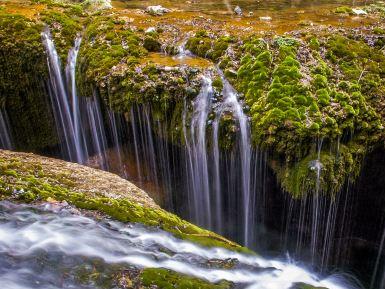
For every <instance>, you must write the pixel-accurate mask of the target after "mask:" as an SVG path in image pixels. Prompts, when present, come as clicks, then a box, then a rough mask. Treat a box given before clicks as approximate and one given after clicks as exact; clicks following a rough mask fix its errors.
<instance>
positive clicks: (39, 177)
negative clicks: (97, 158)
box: [0, 150, 250, 252]
mask: <svg viewBox="0 0 385 289" xmlns="http://www.w3.org/2000/svg"><path fill="white" fill-rule="evenodd" d="M0 175H1V178H0V197H1V198H2V199H4V198H6V199H7V198H11V199H14V200H19V201H23V202H34V201H44V200H47V199H54V200H58V201H66V202H68V203H69V204H71V205H74V206H76V207H77V208H81V209H85V210H96V211H98V212H101V213H104V214H106V215H108V216H110V217H112V218H114V219H116V220H119V221H121V222H133V223H142V224H145V225H148V226H156V227H158V228H161V229H163V230H165V231H168V232H170V233H172V234H173V235H174V236H175V237H177V238H180V239H185V240H190V241H192V242H195V243H197V244H200V245H202V246H207V247H213V246H215V247H224V248H227V249H230V250H235V251H243V252H250V251H249V250H248V249H246V248H244V247H241V246H239V245H238V244H236V243H234V242H231V241H229V240H227V239H225V238H224V237H221V236H219V235H217V234H215V233H213V232H210V231H207V230H204V229H201V228H199V227H198V226H195V225H193V224H191V223H189V222H187V221H185V220H182V219H180V218H179V217H177V216H175V215H173V214H171V213H169V212H167V211H165V210H162V209H160V208H159V207H158V206H156V205H155V204H154V202H153V201H152V200H151V199H150V198H149V197H148V196H147V194H146V193H145V192H143V191H141V190H140V189H138V188H136V187H135V186H134V185H132V184H130V183H129V182H128V181H126V180H123V179H121V178H119V177H118V176H114V175H113V174H110V173H107V172H102V171H98V170H95V169H91V168H87V167H83V166H81V165H78V164H72V163H66V162H64V161H60V160H54V159H49V158H43V157H39V156H36V155H30V154H23V153H14V152H7V151H1V150H0ZM96 179H97V180H98V182H101V181H102V180H104V181H103V182H105V183H106V186H105V187H103V189H98V185H97V184H95V180H96ZM112 179H115V181H112ZM115 182H118V184H120V185H119V187H120V188H119V187H117V185H118V184H114V183H115ZM109 183H110V185H108V184H109ZM109 186H110V187H111V188H112V189H111V188H108V187H109ZM114 187H115V188H116V189H117V191H114V189H113V188H114ZM125 187H126V189H125V190H126V193H123V192H122V191H121V190H122V189H124V188H125ZM127 187H128V190H127ZM119 190H120V191H119Z"/></svg>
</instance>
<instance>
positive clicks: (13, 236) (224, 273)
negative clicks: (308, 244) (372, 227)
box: [0, 201, 353, 289]
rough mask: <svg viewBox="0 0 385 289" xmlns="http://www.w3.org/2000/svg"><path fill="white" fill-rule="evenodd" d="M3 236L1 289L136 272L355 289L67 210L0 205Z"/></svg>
mask: <svg viewBox="0 0 385 289" xmlns="http://www.w3.org/2000/svg"><path fill="white" fill-rule="evenodd" d="M0 236H1V238H0V265H1V266H0V286H1V287H2V288H23V289H24V288H51V289H52V288H54V289H55V288H63V287H65V288H102V286H103V285H102V284H105V282H107V281H108V280H109V281H111V280H113V281H114V280H116V276H118V275H117V274H118V273H119V272H127V271H128V270H132V269H133V267H132V266H135V267H136V268H148V267H151V268H166V269H170V270H173V271H176V272H179V273H183V274H187V275H191V276H195V277H198V278H202V279H205V280H208V281H210V282H218V281H220V280H228V281H231V282H234V283H235V284H241V286H243V287H242V288H248V289H253V288H258V289H289V288H291V286H292V285H293V284H295V283H300V282H304V283H307V284H310V285H313V286H322V287H327V288H329V289H343V288H353V287H352V286H351V285H349V283H348V282H346V281H345V280H344V279H342V278H338V277H337V276H336V277H333V276H331V277H329V278H326V279H320V278H318V277H317V276H316V275H314V274H311V273H309V272H308V271H306V270H305V269H304V268H301V267H299V266H296V265H295V264H292V263H287V262H282V261H278V260H267V259H264V258H261V257H258V256H254V255H244V254H240V253H236V252H232V251H227V250H225V249H221V248H210V249H208V248H203V247H199V246H197V245H194V244H192V243H190V242H188V241H182V240H179V239H175V238H174V237H172V236H171V235H170V234H168V233H166V232H164V231H161V230H159V229H155V228H148V227H145V226H141V225H133V224H122V223H119V222H113V221H107V220H106V221H100V220H99V221H95V220H93V219H92V218H88V217H84V216H81V215H79V213H76V212H75V213H74V211H73V209H71V208H68V207H65V205H62V204H42V205H38V206H36V205H35V206H31V205H20V204H13V203H9V202H4V201H3V202H0ZM210 260H216V261H217V262H218V260H220V261H221V262H226V260H227V261H228V260H237V261H236V263H235V264H236V265H235V266H234V267H232V268H231V269H215V268H212V267H211V268H210V265H209V264H210ZM98 269H99V270H100V271H101V272H102V273H103V274H100V275H98V276H99V277H98V279H92V278H90V281H89V282H84V281H82V280H84V279H82V278H80V277H77V276H82V275H81V274H82V272H83V275H84V274H85V276H90V277H91V275H92V273H95V272H96V273H97V271H96V270H98ZM92 280H93V281H92ZM98 280H99V281H100V282H99V283H98ZM112 286H113V285H112ZM103 288H105V287H103Z"/></svg>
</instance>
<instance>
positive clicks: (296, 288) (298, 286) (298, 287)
mask: <svg viewBox="0 0 385 289" xmlns="http://www.w3.org/2000/svg"><path fill="white" fill-rule="evenodd" d="M290 289H327V288H325V287H315V286H312V285H308V284H305V283H295V284H294V285H293V286H292V287H290Z"/></svg>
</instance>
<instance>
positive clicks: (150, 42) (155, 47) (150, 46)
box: [143, 36, 161, 52]
mask: <svg viewBox="0 0 385 289" xmlns="http://www.w3.org/2000/svg"><path fill="white" fill-rule="evenodd" d="M143 47H144V48H146V49H147V50H148V51H153V52H158V51H160V50H161V45H160V43H159V41H157V40H156V39H155V38H153V37H151V36H147V37H146V38H144V43H143Z"/></svg>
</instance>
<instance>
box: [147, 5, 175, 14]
mask: <svg viewBox="0 0 385 289" xmlns="http://www.w3.org/2000/svg"><path fill="white" fill-rule="evenodd" d="M146 12H147V13H148V14H150V15H154V16H161V15H163V14H166V13H168V12H170V9H167V8H165V7H163V6H161V5H155V6H148V7H147V8H146Z"/></svg>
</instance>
